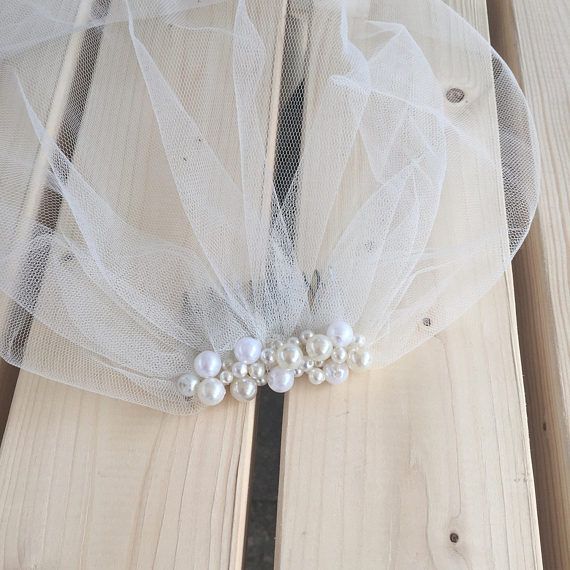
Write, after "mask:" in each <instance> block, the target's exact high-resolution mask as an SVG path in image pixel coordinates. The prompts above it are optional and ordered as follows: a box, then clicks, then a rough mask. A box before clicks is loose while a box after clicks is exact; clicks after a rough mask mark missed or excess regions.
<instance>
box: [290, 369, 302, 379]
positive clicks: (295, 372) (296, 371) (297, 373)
mask: <svg viewBox="0 0 570 570" xmlns="http://www.w3.org/2000/svg"><path fill="white" fill-rule="evenodd" d="M293 373H294V374H295V378H301V376H303V374H305V371H304V370H303V369H302V368H295V370H293Z"/></svg>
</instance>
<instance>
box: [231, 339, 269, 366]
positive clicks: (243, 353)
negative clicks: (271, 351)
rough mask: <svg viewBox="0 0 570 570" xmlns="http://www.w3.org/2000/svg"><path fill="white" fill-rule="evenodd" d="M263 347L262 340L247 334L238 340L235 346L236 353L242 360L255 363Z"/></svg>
mask: <svg viewBox="0 0 570 570" xmlns="http://www.w3.org/2000/svg"><path fill="white" fill-rule="evenodd" d="M262 349H263V346H262V344H261V341H259V340H257V339H256V338H251V337H250V336H246V337H244V338H241V339H240V340H238V341H237V343H236V345H235V348H234V354H235V357H236V358H237V359H238V360H239V361H240V362H245V363H246V364H253V363H254V362H255V361H256V360H259V357H260V356H261V351H262Z"/></svg>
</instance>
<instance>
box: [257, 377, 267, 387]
mask: <svg viewBox="0 0 570 570" xmlns="http://www.w3.org/2000/svg"><path fill="white" fill-rule="evenodd" d="M255 383H256V384H257V385H258V386H265V385H266V384H267V376H264V377H263V378H256V379H255Z"/></svg>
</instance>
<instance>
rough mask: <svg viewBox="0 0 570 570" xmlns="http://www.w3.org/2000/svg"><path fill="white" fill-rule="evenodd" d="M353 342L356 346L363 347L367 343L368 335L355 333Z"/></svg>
mask: <svg viewBox="0 0 570 570" xmlns="http://www.w3.org/2000/svg"><path fill="white" fill-rule="evenodd" d="M352 344H354V346H358V347H360V348H362V347H363V346H364V345H365V344H366V337H364V336H362V335H361V334H355V335H354V340H353V341H352Z"/></svg>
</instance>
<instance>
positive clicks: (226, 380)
mask: <svg viewBox="0 0 570 570" xmlns="http://www.w3.org/2000/svg"><path fill="white" fill-rule="evenodd" d="M233 379H234V375H233V374H232V373H231V372H230V371H229V370H222V371H221V372H220V380H221V381H222V384H225V385H226V386H228V385H229V384H231V383H232V380H233Z"/></svg>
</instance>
